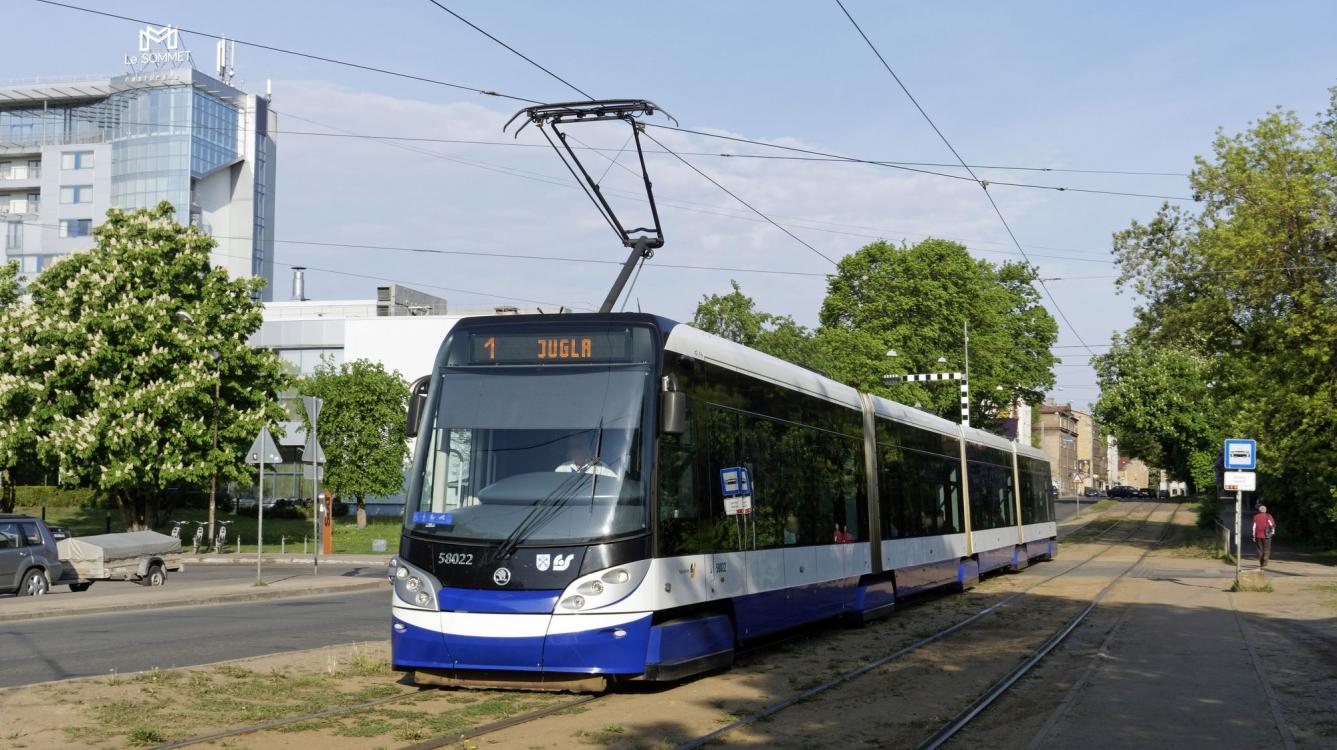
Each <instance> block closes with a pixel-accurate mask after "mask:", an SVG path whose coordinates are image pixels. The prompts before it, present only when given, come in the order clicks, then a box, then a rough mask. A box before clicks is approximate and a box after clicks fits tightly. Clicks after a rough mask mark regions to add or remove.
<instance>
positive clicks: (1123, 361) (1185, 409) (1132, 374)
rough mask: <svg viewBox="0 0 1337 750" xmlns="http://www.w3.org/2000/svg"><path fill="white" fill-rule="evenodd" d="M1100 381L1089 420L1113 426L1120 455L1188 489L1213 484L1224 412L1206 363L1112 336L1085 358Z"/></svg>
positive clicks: (1168, 347) (1184, 351)
mask: <svg viewBox="0 0 1337 750" xmlns="http://www.w3.org/2000/svg"><path fill="white" fill-rule="evenodd" d="M1091 363H1092V365H1093V366H1094V367H1095V370H1096V378H1097V380H1098V381H1099V383H1100V398H1099V400H1098V401H1097V402H1096V409H1095V417H1096V419H1097V420H1099V421H1101V422H1103V423H1104V424H1106V425H1109V426H1110V427H1111V428H1113V429H1114V430H1115V433H1116V435H1117V436H1118V438H1119V447H1120V448H1121V449H1122V451H1123V452H1124V453H1126V454H1127V455H1131V456H1136V457H1138V458H1141V459H1143V460H1144V461H1146V462H1147V463H1148V464H1152V465H1157V466H1162V467H1164V468H1165V469H1167V470H1168V471H1169V473H1170V475H1171V476H1172V477H1174V478H1176V479H1182V480H1185V481H1187V482H1188V485H1189V492H1190V494H1196V492H1197V489H1198V488H1200V487H1208V486H1211V485H1212V484H1214V483H1215V466H1214V459H1215V456H1216V451H1217V445H1218V443H1217V440H1218V438H1219V436H1220V434H1221V430H1222V429H1223V426H1224V424H1223V422H1224V417H1223V415H1222V413H1221V410H1220V409H1219V408H1217V407H1218V401H1217V399H1216V397H1215V394H1214V393H1213V391H1214V389H1215V382H1214V381H1213V378H1212V375H1211V363H1210V362H1208V361H1207V360H1206V359H1205V358H1203V357H1202V356H1201V355H1198V354H1196V353H1195V352H1193V351H1191V350H1188V349H1184V348H1182V347H1177V346H1171V345H1164V346H1150V347H1146V346H1138V345H1137V344H1136V343H1134V342H1129V341H1127V340H1125V339H1124V338H1123V337H1122V336H1120V335H1118V334H1115V336H1114V340H1113V346H1112V347H1111V349H1110V351H1109V353H1107V354H1102V355H1098V356H1096V357H1095V358H1093V359H1092V362H1091Z"/></svg>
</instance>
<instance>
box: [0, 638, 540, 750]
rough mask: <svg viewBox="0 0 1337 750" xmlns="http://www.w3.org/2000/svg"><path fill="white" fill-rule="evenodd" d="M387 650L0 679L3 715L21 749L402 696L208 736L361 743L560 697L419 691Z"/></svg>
mask: <svg viewBox="0 0 1337 750" xmlns="http://www.w3.org/2000/svg"><path fill="white" fill-rule="evenodd" d="M388 658H389V644H388V643H375V644H362V645H355V646H344V647H330V648H324V649H314V650H311V651H300V652H291V653H287V654H280V655H275V656H266V657H258V658H254V659H243V660H238V661H233V662H227V663H221V664H211V665H205V666H199V667H189V668H185V669H172V670H154V671H151V672H140V673H137V674H132V675H112V676H109V677H101V678H95V679H81V680H67V681H63V682H52V683H45V684H42V685H34V686H30V687H23V688H13V689H9V690H5V691H0V715H2V716H5V717H6V721H5V722H4V728H3V729H0V737H2V738H3V739H4V740H5V741H6V743H5V747H6V748H15V749H31V750H43V749H45V748H68V747H71V746H74V745H78V746H84V747H98V748H123V747H147V746H153V745H158V744H162V743H164V742H171V741H175V740H180V739H184V738H187V737H196V736H201V735H207V734H211V733H214V732H219V731H223V730H227V729H233V728H237V727H242V726H254V725H257V724H262V723H265V722H269V721H274V720H281V719H285V718H289V717H295V716H299V715H304V714H308V713H313V712H318V711H324V710H327V709H332V708H339V707H344V706H352V705H355V704H360V703H364V702H369V701H379V700H381V699H386V698H389V699H392V700H390V701H389V702H383V703H378V704H377V705H375V706H371V707H366V708H361V709H358V710H355V711H350V712H347V713H340V714H336V715H332V716H325V717H321V718H318V719H312V720H307V721H300V722H297V723H292V724H287V725H285V726H281V727H278V728H276V729H273V730H268V731H264V732H260V733H254V734H246V735H241V736H237V737H234V738H229V739H224V740H220V741H218V742H217V743H207V744H204V745H201V747H211V746H212V747H220V748H224V747H226V748H243V747H244V748H276V747H321V748H322V749H323V750H342V749H343V748H349V749H350V750H351V749H353V748H367V747H377V746H391V745H395V744H403V742H408V741H417V740H422V739H426V738H428V737H436V736H441V735H445V734H449V733H452V732H463V731H467V730H468V729H469V728H471V727H474V726H477V725H480V724H485V723H487V722H489V721H493V720H496V719H498V718H503V717H506V716H510V715H513V714H515V713H518V712H521V711H528V710H533V709H536V708H540V707H543V706H546V705H549V704H551V702H552V701H555V700H560V699H561V698H560V697H558V696H552V695H540V694H533V693H514V692H503V691H476V692H447V691H421V692H420V691H418V690H417V689H416V688H413V687H412V686H409V685H407V684H404V682H403V680H402V679H401V677H400V675H398V674H396V673H393V672H391V671H390V667H389V661H388ZM396 698H398V699H397V700H396ZM9 717H22V721H21V722H20V721H10V720H8V719H9Z"/></svg>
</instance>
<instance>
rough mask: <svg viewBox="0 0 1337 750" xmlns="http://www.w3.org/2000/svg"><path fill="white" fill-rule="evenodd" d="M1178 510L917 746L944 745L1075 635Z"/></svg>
mask: <svg viewBox="0 0 1337 750" xmlns="http://www.w3.org/2000/svg"><path fill="white" fill-rule="evenodd" d="M1156 507H1157V508H1159V507H1160V504H1159V503H1158V504H1157V506H1156ZM1154 512H1155V511H1154V510H1153V511H1152V513H1154ZM1178 513H1179V508H1175V510H1174V512H1173V513H1171V514H1170V521H1169V524H1167V528H1166V530H1165V531H1164V532H1162V533H1161V536H1160V537H1159V538H1158V539H1156V540H1155V542H1154V543H1153V544H1152V545H1151V546H1149V547H1147V549H1145V550H1143V552H1142V554H1141V555H1139V556H1138V558H1137V559H1136V560H1134V561H1133V563H1132V564H1130V565H1129V566H1127V567H1126V568H1124V569H1123V570H1122V571H1121V572H1120V573H1119V575H1117V576H1115V577H1114V578H1113V579H1111V580H1110V582H1109V583H1107V584H1105V586H1104V587H1103V588H1101V589H1100V591H1099V592H1098V593H1097V594H1096V595H1095V596H1094V597H1092V599H1091V602H1090V603H1089V604H1087V605H1086V606H1085V607H1083V608H1082V611H1081V612H1079V613H1078V614H1077V616H1076V617H1073V618H1072V619H1071V620H1069V621H1068V622H1067V623H1066V624H1065V625H1064V626H1063V627H1062V628H1060V629H1059V630H1058V631H1057V632H1056V633H1054V635H1052V636H1050V637H1049V638H1047V639H1045V641H1044V643H1042V644H1040V646H1039V647H1038V648H1037V649H1035V650H1034V651H1033V652H1032V653H1031V655H1030V656H1029V657H1027V658H1026V659H1025V660H1024V661H1023V662H1022V663H1021V664H1019V665H1018V666H1017V667H1016V668H1015V669H1013V670H1012V671H1010V672H1008V673H1007V674H1006V675H1004V676H1003V678H1002V679H1000V680H999V681H997V682H996V683H994V684H993V686H992V687H990V688H989V689H988V690H987V691H986V692H985V693H984V694H983V695H981V696H980V697H979V698H977V699H976V700H975V702H974V703H972V704H971V705H970V706H969V707H967V708H966V709H965V710H964V711H962V712H961V713H959V714H957V715H956V716H955V717H953V718H952V720H951V721H949V722H947V724H945V725H944V726H943V727H942V728H941V729H939V730H938V731H937V732H935V733H934V734H933V735H932V736H930V737H929V738H928V739H926V740H924V741H923V742H921V743H919V744H918V745H917V746H916V748H915V750H937V748H939V747H942V746H943V745H944V744H945V743H947V742H948V741H949V740H951V739H952V737H954V736H956V735H957V734H958V733H960V732H961V731H962V730H963V729H965V728H966V727H967V726H969V725H970V723H971V722H972V721H974V720H975V719H976V718H977V717H979V716H980V714H982V713H983V712H984V711H985V710H986V709H987V708H988V707H989V706H991V705H993V704H994V702H996V701H997V700H998V699H999V698H1001V697H1003V695H1005V694H1006V693H1007V691H1008V690H1009V689H1011V688H1012V686H1013V685H1015V684H1016V683H1017V681H1018V680H1020V679H1021V678H1022V677H1024V676H1026V674H1027V673H1029V672H1030V671H1031V670H1032V669H1034V668H1035V666H1036V665H1038V664H1039V663H1040V662H1041V661H1042V660H1043V659H1044V658H1045V657H1046V656H1048V655H1049V654H1050V652H1052V651H1053V650H1054V649H1055V648H1057V647H1058V646H1059V644H1061V643H1063V642H1064V641H1065V640H1067V639H1068V636H1070V635H1072V633H1073V631H1075V630H1076V629H1077V628H1078V626H1080V625H1081V624H1082V623H1083V622H1085V621H1086V618H1087V617H1089V616H1090V615H1091V613H1092V612H1094V611H1095V609H1096V607H1097V606H1099V605H1100V603H1101V601H1103V600H1104V599H1105V597H1106V596H1107V595H1108V594H1109V593H1110V591H1112V590H1113V589H1114V587H1115V586H1117V585H1118V584H1119V583H1120V582H1121V581H1123V579H1124V578H1125V577H1126V576H1127V575H1128V574H1129V573H1131V572H1133V571H1134V570H1136V569H1137V568H1138V566H1140V565H1141V564H1142V562H1143V561H1144V560H1146V559H1147V557H1148V556H1149V555H1151V553H1152V552H1154V551H1156V550H1157V549H1159V548H1160V545H1161V544H1162V543H1163V542H1164V541H1165V539H1166V537H1167V536H1168V535H1169V531H1170V527H1171V526H1173V524H1174V518H1175V516H1176V515H1178ZM1150 516H1151V514H1148V518H1150ZM1121 619H1122V618H1121ZM1119 624H1121V623H1116V627H1115V628H1114V630H1112V631H1111V633H1110V634H1109V635H1107V636H1106V639H1107V640H1108V639H1109V638H1112V637H1113V633H1114V632H1115V631H1117V629H1118V625H1119Z"/></svg>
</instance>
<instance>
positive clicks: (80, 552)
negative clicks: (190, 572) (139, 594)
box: [52, 531, 184, 591]
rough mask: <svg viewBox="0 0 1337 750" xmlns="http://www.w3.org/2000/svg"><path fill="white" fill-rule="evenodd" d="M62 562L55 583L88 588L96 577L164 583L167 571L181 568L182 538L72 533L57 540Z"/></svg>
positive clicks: (131, 533) (155, 534)
mask: <svg viewBox="0 0 1337 750" xmlns="http://www.w3.org/2000/svg"><path fill="white" fill-rule="evenodd" d="M56 550H57V552H58V553H59V556H60V562H61V564H62V565H63V566H64V568H65V569H64V571H63V575H62V576H61V577H60V579H58V580H55V581H52V583H54V584H69V587H70V590H71V591H87V590H88V587H89V586H92V585H93V583H94V582H95V581H135V582H137V583H139V584H140V585H143V586H162V585H164V584H166V583H167V572H168V571H173V572H176V571H180V570H183V569H184V566H183V565H182V563H181V540H180V539H177V538H176V537H172V536H168V535H166V534H159V533H158V532H156V531H129V532H126V533H124V534H99V535H97V536H83V537H71V538H69V539H62V540H61V541H59V542H57V543H56Z"/></svg>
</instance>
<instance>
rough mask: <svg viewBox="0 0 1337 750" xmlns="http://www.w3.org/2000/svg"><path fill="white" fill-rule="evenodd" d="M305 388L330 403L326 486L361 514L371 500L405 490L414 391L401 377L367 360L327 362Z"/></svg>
mask: <svg viewBox="0 0 1337 750" xmlns="http://www.w3.org/2000/svg"><path fill="white" fill-rule="evenodd" d="M300 389H301V391H302V393H304V394H307V395H311V396H318V397H320V398H322V399H324V400H325V405H324V407H323V408H322V409H321V412H320V423H319V425H318V426H317V430H316V437H317V438H318V439H319V441H320V445H321V448H323V449H324V450H325V459H326V461H327V463H326V465H325V486H326V487H328V488H329V489H330V491H331V492H334V493H336V494H338V495H342V496H344V497H354V498H357V502H358V507H359V509H361V508H362V506H363V499H364V498H365V497H366V496H367V495H391V494H394V493H396V492H399V491H401V490H402V489H403V485H404V475H403V469H404V463H405V462H406V461H407V460H408V457H409V454H408V444H407V442H406V441H405V438H404V434H405V420H406V418H407V413H406V412H407V408H408V395H409V390H408V384H407V383H405V382H404V378H403V377H401V376H400V374H399V373H398V372H386V370H385V367H384V366H383V365H381V364H380V363H378V362H372V361H370V360H366V359H359V360H356V361H354V362H345V363H343V364H341V365H338V366H335V365H333V364H331V363H328V362H327V363H324V364H322V365H321V366H320V367H319V368H317V369H316V371H315V373H313V374H312V375H311V377H309V378H305V379H304V380H303V381H302V382H301V384H300ZM303 418H304V419H305V417H303ZM308 429H309V426H308Z"/></svg>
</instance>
